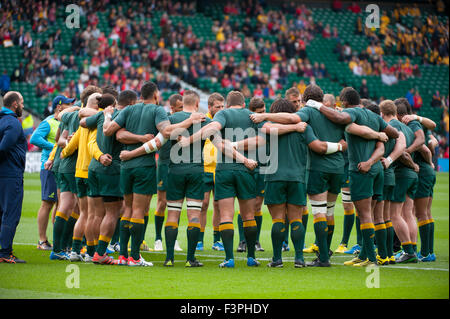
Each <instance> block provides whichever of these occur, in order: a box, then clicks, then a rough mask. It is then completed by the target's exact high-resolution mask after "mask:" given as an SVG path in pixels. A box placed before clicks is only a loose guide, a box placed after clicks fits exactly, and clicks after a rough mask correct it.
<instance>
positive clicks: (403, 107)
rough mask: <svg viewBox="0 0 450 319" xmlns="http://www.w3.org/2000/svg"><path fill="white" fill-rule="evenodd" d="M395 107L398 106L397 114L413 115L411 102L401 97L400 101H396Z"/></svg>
mask: <svg viewBox="0 0 450 319" xmlns="http://www.w3.org/2000/svg"><path fill="white" fill-rule="evenodd" d="M394 104H395V106H397V114H398V115H400V116H403V115H406V114H412V109H411V105H409V102H408V100H407V99H406V98H404V97H401V98H398V99H395V101H394Z"/></svg>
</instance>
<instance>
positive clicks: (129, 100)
mask: <svg viewBox="0 0 450 319" xmlns="http://www.w3.org/2000/svg"><path fill="white" fill-rule="evenodd" d="M137 98H138V97H137V94H136V92H134V91H132V90H125V91H122V92H120V94H119V98H118V103H119V104H120V105H121V106H128V105H131V104H134V103H135V102H136V100H137Z"/></svg>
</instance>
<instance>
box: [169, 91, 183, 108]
mask: <svg viewBox="0 0 450 319" xmlns="http://www.w3.org/2000/svg"><path fill="white" fill-rule="evenodd" d="M177 101H183V96H182V95H181V94H178V93H176V94H172V95H171V96H170V97H169V104H170V106H175V105H176V103H177Z"/></svg>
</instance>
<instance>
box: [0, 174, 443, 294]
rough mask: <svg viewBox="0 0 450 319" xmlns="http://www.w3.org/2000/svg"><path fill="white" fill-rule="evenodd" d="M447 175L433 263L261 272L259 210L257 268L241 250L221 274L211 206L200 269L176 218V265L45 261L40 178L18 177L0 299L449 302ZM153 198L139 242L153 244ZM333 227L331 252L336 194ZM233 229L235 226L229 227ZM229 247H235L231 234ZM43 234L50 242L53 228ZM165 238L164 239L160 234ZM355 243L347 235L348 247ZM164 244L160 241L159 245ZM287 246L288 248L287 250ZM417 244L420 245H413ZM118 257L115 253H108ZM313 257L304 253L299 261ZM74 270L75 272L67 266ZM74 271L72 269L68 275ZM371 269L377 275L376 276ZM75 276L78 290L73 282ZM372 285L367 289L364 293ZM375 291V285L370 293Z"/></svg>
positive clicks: (339, 263) (266, 228) (310, 235)
mask: <svg viewBox="0 0 450 319" xmlns="http://www.w3.org/2000/svg"><path fill="white" fill-rule="evenodd" d="M448 194H449V175H448V174H443V173H440V174H438V176H437V185H436V187H435V193H434V196H435V198H434V201H433V208H432V214H433V217H434V220H435V249H434V250H435V253H436V255H437V261H436V262H432V263H418V264H407V265H390V266H383V267H378V268H376V269H377V270H375V272H373V271H368V269H365V268H362V269H358V268H355V267H346V266H343V262H344V261H346V260H348V259H350V258H351V256H349V255H338V254H335V255H333V257H332V258H331V262H332V267H331V268H301V269H295V268H294V265H293V260H294V253H293V251H292V249H291V251H289V252H284V253H283V262H284V268H275V269H272V268H267V267H266V264H267V263H268V262H269V260H270V258H271V257H272V254H271V252H272V246H271V239H270V229H271V225H272V223H271V219H270V215H269V212H268V210H267V207H266V206H263V216H264V217H263V227H262V233H261V244H262V246H263V247H264V248H265V252H257V258H258V260H260V261H261V267H259V268H250V267H247V266H246V258H245V253H244V254H243V253H235V261H236V266H235V268H234V269H220V268H219V267H218V265H219V263H220V262H222V261H223V259H224V252H216V251H213V250H212V249H211V245H212V226H211V215H212V205H210V211H209V213H208V224H207V227H206V231H205V250H204V251H203V252H197V258H198V259H199V260H200V261H202V262H203V263H204V264H205V266H204V267H202V268H193V269H189V268H185V267H184V262H185V258H186V226H187V220H186V214H185V212H183V213H182V218H181V221H180V228H179V234H178V240H179V242H180V245H181V247H182V248H183V250H184V251H183V252H178V253H177V252H176V254H175V267H173V268H165V267H163V261H164V259H165V253H164V252H143V253H142V254H143V256H144V258H145V259H146V260H149V261H152V262H153V264H154V267H149V268H137V269H136V268H130V267H119V266H102V265H94V264H84V263H70V262H68V261H50V259H49V254H50V252H45V251H39V250H37V249H36V243H37V240H38V232H37V221H36V216H37V210H38V209H39V206H40V181H39V174H37V173H36V174H25V196H24V201H23V211H22V218H21V221H20V224H19V227H18V229H17V233H16V237H15V241H14V252H15V254H16V255H17V256H18V257H20V258H23V259H25V260H26V261H27V263H26V264H17V265H10V264H5V263H1V264H0V298H89V299H92V298H158V299H159V298H162V299H172V298H182V299H185V298H186V299H196V298H201V299H230V298H231V299H234V298H250V299H278V298H282V299H309V298H313V299H321V298H327V299H328V298H331V299H358V298H364V299H372V298H375V299H378V298H382V299H391V298H393V299H398V298H405V299H411V298H419V299H423V298H437V299H448V298H449V213H448V212H449V198H448ZM155 205H156V196H154V197H153V199H152V202H151V209H150V219H149V224H148V228H147V233H146V241H147V242H148V244H149V245H150V246H151V247H152V246H153V242H154V234H155V232H154V224H153V218H152V216H153V212H154V210H155ZM335 216H336V228H335V233H334V237H333V244H332V249H333V250H334V249H336V247H337V246H338V244H339V242H340V239H341V236H342V219H343V218H342V216H343V209H342V205H341V202H340V196H339V199H338V202H337V205H336V211H335ZM236 228H237V227H236ZM235 233H236V235H235V246H236V247H237V244H238V236H237V231H236V232H235ZM47 234H48V236H49V239H50V241H52V225H51V222H50V223H49V227H48V231H47ZM163 237H164V234H163ZM313 241H314V232H313V227H312V220H310V222H309V223H308V229H307V235H306V241H305V243H306V244H307V245H309V244H310V243H312V242H313ZM355 241H356V232H355V230H353V231H352V235H351V237H350V243H349V245H353V244H354V243H355ZM163 244H164V242H163ZM290 246H291V248H292V244H291V245H290ZM419 247H420V240H419ZM114 257H116V258H117V253H116V254H115V255H114ZM313 257H314V255H312V254H305V260H306V261H309V260H312V259H313ZM73 265H76V267H74V268H72V267H73ZM74 269H75V270H74ZM376 272H378V273H376ZM76 275H79V277H78V278H79V281H78V282H79V287H77V286H76V285H75V286H74V283H76V281H74V278H76ZM371 286H375V287H374V288H368V287H371ZM376 287H378V288H376Z"/></svg>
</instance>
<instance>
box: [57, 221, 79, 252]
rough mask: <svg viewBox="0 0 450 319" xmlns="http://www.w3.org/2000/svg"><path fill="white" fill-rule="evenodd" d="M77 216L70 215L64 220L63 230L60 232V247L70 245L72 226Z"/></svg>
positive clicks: (63, 247) (68, 246)
mask: <svg viewBox="0 0 450 319" xmlns="http://www.w3.org/2000/svg"><path fill="white" fill-rule="evenodd" d="M77 219H78V218H73V217H72V216H70V217H69V219H68V220H67V222H66V225H65V226H64V231H63V233H62V242H61V248H62V249H66V248H70V247H72V237H73V228H74V227H75V223H76V222H77Z"/></svg>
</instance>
